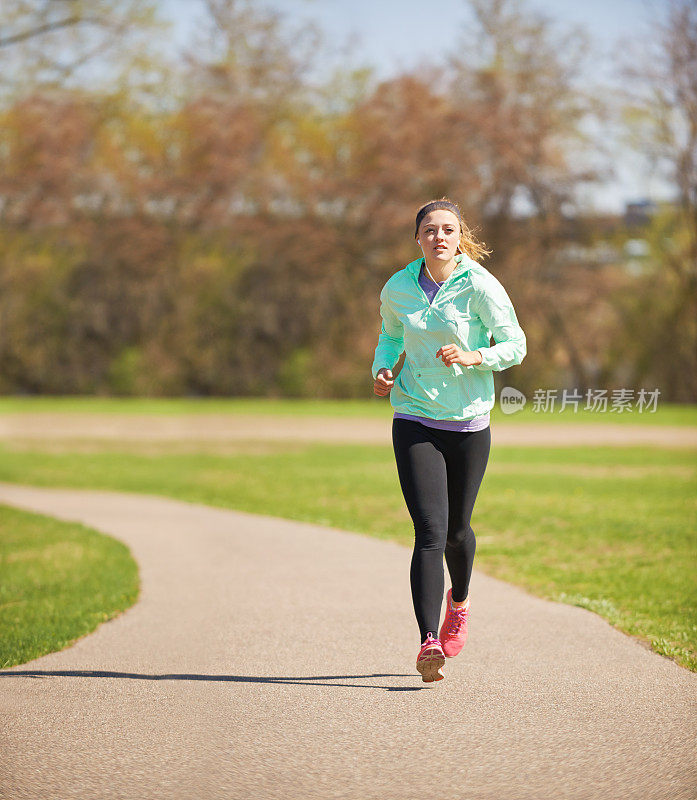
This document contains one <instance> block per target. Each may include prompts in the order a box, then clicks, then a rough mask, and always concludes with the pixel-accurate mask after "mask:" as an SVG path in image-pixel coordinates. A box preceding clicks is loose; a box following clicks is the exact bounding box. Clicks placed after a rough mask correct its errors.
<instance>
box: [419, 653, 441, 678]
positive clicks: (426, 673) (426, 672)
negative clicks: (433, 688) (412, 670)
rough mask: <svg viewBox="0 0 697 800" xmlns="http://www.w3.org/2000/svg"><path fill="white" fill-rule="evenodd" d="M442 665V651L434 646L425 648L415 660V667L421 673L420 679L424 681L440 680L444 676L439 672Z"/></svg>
mask: <svg viewBox="0 0 697 800" xmlns="http://www.w3.org/2000/svg"><path fill="white" fill-rule="evenodd" d="M444 665H445V656H444V655H443V651H442V650H439V649H438V648H436V647H434V648H432V649H430V650H425V651H424V652H423V653H422V654H421V655H420V656H419V657H418V659H417V660H416V669H417V671H418V672H420V673H421V680H422V681H423V682H424V683H434V682H435V681H442V680H443V678H445V675H443V673H442V672H441V669H442V668H443V666H444Z"/></svg>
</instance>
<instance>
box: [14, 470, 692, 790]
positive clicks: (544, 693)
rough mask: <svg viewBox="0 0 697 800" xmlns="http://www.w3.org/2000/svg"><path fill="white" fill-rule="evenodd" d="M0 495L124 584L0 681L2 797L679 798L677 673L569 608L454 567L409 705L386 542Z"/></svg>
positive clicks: (78, 500)
mask: <svg viewBox="0 0 697 800" xmlns="http://www.w3.org/2000/svg"><path fill="white" fill-rule="evenodd" d="M270 491H273V487H270ZM0 502H3V503H8V504H11V505H15V506H17V507H21V508H25V509H30V510H34V511H39V512H42V513H46V514H50V515H52V516H55V517H58V518H60V519H65V520H75V521H79V522H82V523H85V524H87V525H90V526H92V527H95V528H97V529H98V530H101V531H104V532H106V533H109V534H111V535H113V536H115V537H116V538H118V539H120V540H122V541H124V542H125V543H126V544H127V545H128V546H129V547H130V548H131V550H132V552H133V555H134V557H135V558H136V560H137V562H138V564H139V566H140V573H141V581H142V591H141V597H140V599H139V601H138V602H137V603H136V604H135V605H134V606H133V607H132V608H131V609H129V610H128V611H126V612H125V613H124V614H122V615H121V616H119V617H118V618H116V619H114V620H111V621H110V622H107V623H105V624H103V625H101V626H100V627H99V628H98V629H97V630H96V631H95V632H94V633H92V634H90V635H89V636H86V637H84V638H83V639H81V640H79V641H78V642H77V643H76V644H74V645H73V646H72V647H69V648H67V649H66V650H63V651H62V652H59V653H54V654H51V655H48V656H45V657H43V658H39V659H37V660H35V661H32V662H30V663H28V664H24V665H21V666H17V667H14V668H12V669H10V670H3V671H1V672H0V736H1V739H0V747H1V752H0V798H2V800H29V799H30V798H31V799H32V800H33V799H34V798H36V800H39V799H40V800H51V799H52V798H60V800H71V798H79V799H80V800H110V799H111V798H113V799H114V800H116V799H117V798H118V800H130V798H133V799H134V800H136V799H137V800H148V799H149V798H157V799H158V800H160V799H162V800H164V799H165V798H166V799H167V800H176V799H179V798H187V799H188V798H191V799H192V800H194V798H195V799H196V800H207V799H208V798H221V800H222V798H225V799H226V800H231V799H232V800H235V799H236V798H239V799H240V800H249V799H250V798H255V799H256V798H261V799H262V800H263V799H264V798H279V800H280V798H283V799H284V800H286V799H287V798H303V799H307V800H312V799H313V798H347V799H349V798H350V799H351V800H354V799H355V800H372V798H375V799H376V800H377V798H380V799H381V800H391V799H394V800H397V799H399V800H406V799H411V798H420V797H425V798H432V797H443V798H452V799H453V800H458V799H459V798H462V799H463V800H464V799H465V798H467V800H484V799H485V798H487V799H488V798H492V800H493V799H494V798H495V799H496V800H500V799H501V798H511V799H512V800H526V799H527V798H535V799H536V800H541V799H545V800H546V799H547V798H549V799H550V800H561V799H562V798H569V800H571V799H572V798H578V799H579V800H581V799H583V800H586V799H587V798H588V799H590V798H601V797H602V798H613V799H614V798H623V799H624V798H637V800H639V799H641V800H651V798H661V799H665V800H668V798H670V800H682V799H683V798H684V799H685V800H688V798H689V799H690V800H693V798H695V797H696V796H697V744H696V741H697V736H696V734H697V725H696V723H695V720H696V719H697V714H696V713H695V712H696V711H697V675H695V674H693V673H690V672H688V671H687V670H684V669H682V668H680V667H678V666H676V665H675V664H674V663H673V662H671V661H669V660H667V659H665V658H662V657H661V656H658V655H656V654H654V653H652V652H650V651H649V650H648V649H647V648H646V647H644V646H643V645H641V644H640V643H638V642H637V641H636V640H634V639H632V638H630V637H628V636H625V635H624V634H622V633H620V632H619V631H616V630H615V629H613V628H612V627H610V626H609V625H608V624H607V623H606V622H604V621H603V620H602V619H601V618H599V617H597V616H595V615H594V614H592V613H590V612H588V611H585V610H583V609H580V608H575V607H571V606H567V605H562V604H558V603H551V602H547V601H543V600H540V599H538V598H535V597H532V596H530V595H528V594H526V593H525V592H523V591H521V590H520V589H517V588H515V587H512V586H509V585H508V584H505V583H502V582H500V581H497V580H494V579H492V578H489V577H486V576H485V575H483V574H481V573H479V572H477V571H476V570H475V573H474V575H473V579H472V586H471V597H472V614H471V618H470V619H471V622H470V631H471V632H470V640H469V641H468V643H467V645H466V647H465V649H464V650H463V652H462V653H461V654H460V655H459V656H458V657H457V658H455V659H449V660H448V662H447V663H446V666H445V673H446V679H445V680H444V681H441V682H439V683H437V684H435V685H433V686H431V687H430V688H429V687H426V686H425V685H424V684H422V683H421V679H420V676H419V675H418V673H417V672H416V670H415V668H414V662H415V658H416V654H417V650H418V632H417V629H416V624H415V622H414V619H413V612H412V608H411V598H410V594H409V583H408V569H409V558H410V553H409V550H408V549H407V548H404V547H401V546H399V545H397V544H394V543H390V542H385V541H380V540H377V539H372V538H369V537H366V536H360V535H356V534H351V533H347V532H343V531H338V530H333V529H328V528H322V527H319V526H315V525H309V524H301V523H295V522H289V521H282V520H278V519H272V518H266V517H260V516H253V515H246V514H241V513H236V512H232V511H226V510H221V509H215V508H209V507H206V506H201V505H195V504H191V503H185V502H180V501H175V500H169V499H162V498H157V497H148V496H135V495H125V494H119V493H115V492H114V493H112V492H94V491H74V490H63V489H38V488H31V487H21V486H15V485H11V484H0Z"/></svg>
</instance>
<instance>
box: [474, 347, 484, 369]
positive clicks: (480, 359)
mask: <svg viewBox="0 0 697 800" xmlns="http://www.w3.org/2000/svg"><path fill="white" fill-rule="evenodd" d="M474 352H475V353H477V354H478V355H479V361H477V365H479V364H481V363H482V361H484V355H483V353H482V351H481V350H475V351H474Z"/></svg>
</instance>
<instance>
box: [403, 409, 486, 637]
mask: <svg viewBox="0 0 697 800" xmlns="http://www.w3.org/2000/svg"><path fill="white" fill-rule="evenodd" d="M392 443H393V446H394V453H395V459H396V461H397V472H398V474H399V482H400V484H401V487H402V493H403V494H404V499H405V501H406V504H407V508H408V509H409V513H410V514H411V518H412V521H413V522H414V553H413V555H412V558H411V572H410V578H411V595H412V599H413V601H414V611H415V613H416V621H417V622H418V625H419V633H420V635H421V642H423V640H424V639H425V638H426V635H427V634H428V632H429V631H430V632H431V633H432V634H433V636H434V637H437V636H438V622H439V619H440V609H441V604H442V602H443V592H444V589H445V586H444V574H443V553H444V552H445V562H446V564H447V566H448V572H449V573H450V580H451V581H452V587H453V594H452V597H453V600H454V601H455V602H461V601H462V600H464V599H465V598H466V597H467V593H468V591H469V583H470V577H471V575H472V563H473V562H474V551H475V548H476V541H475V538H474V531H473V530H472V527H471V525H470V519H471V517H472V509H473V508H474V501H475V499H476V497H477V492H478V491H479V486H480V485H481V482H482V479H483V478H484V471H485V469H486V464H487V461H488V459H489V448H490V446H491V430H490V429H489V428H488V427H487V428H484V429H483V430H480V431H469V432H465V433H460V432H458V431H443V430H439V429H437V428H429V427H427V426H426V425H422V424H421V423H420V422H416V421H415V420H408V419H395V420H393V422H392Z"/></svg>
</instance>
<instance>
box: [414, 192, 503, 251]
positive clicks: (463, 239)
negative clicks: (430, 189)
mask: <svg viewBox="0 0 697 800" xmlns="http://www.w3.org/2000/svg"><path fill="white" fill-rule="evenodd" d="M440 210H444V211H450V212H452V213H453V214H455V216H456V217H457V220H458V222H459V223H460V243H459V244H458V250H459V251H460V252H461V253H466V254H467V255H468V256H469V257H470V258H471V259H474V260H475V261H476V260H477V259H479V258H483V257H484V256H488V255H489V254H490V253H491V250H487V248H486V245H485V244H484V242H480V241H479V240H478V239H476V238H475V236H474V232H473V231H472V230H470V228H468V227H467V225H465V222H464V220H463V219H462V212H461V211H460V209H459V208H458V206H457V204H456V203H453V201H452V200H448V198H447V197H441V198H440V200H429V202H428V203H426V204H425V205H423V206H421V208H420V209H419V210H418V211H417V213H416V229H415V230H414V238H415V239H416V237H417V236H418V235H419V226H420V225H421V223H422V222H423V218H424V217H425V216H426V214H430V213H431V211H440Z"/></svg>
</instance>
